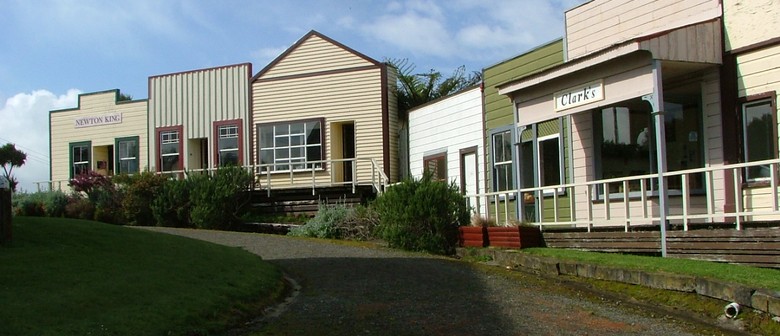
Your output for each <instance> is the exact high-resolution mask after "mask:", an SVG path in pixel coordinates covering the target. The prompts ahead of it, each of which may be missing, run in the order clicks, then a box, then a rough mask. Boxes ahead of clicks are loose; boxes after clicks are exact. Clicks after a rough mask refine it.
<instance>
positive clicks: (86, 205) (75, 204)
mask: <svg viewBox="0 0 780 336" xmlns="http://www.w3.org/2000/svg"><path fill="white" fill-rule="evenodd" d="M65 217H68V218H76V219H88V220H92V219H94V218H95V205H94V204H92V202H91V201H90V200H89V199H86V198H82V197H71V198H70V201H69V202H68V205H66V206H65Z"/></svg>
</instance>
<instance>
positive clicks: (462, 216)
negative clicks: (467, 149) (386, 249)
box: [374, 175, 469, 255]
mask: <svg viewBox="0 0 780 336" xmlns="http://www.w3.org/2000/svg"><path fill="white" fill-rule="evenodd" d="M374 205H375V207H376V211H377V212H378V213H379V228H378V233H379V236H380V237H381V238H382V239H384V240H385V241H387V243H388V244H389V245H390V246H391V247H396V248H401V249H405V250H412V251H426V252H430V253H436V254H446V255H451V254H454V253H455V247H456V246H457V243H458V227H459V226H461V225H465V224H467V223H468V222H469V209H468V205H467V203H466V199H465V198H464V197H463V196H462V195H461V194H460V191H459V190H458V187H457V186H455V184H454V183H452V184H447V183H446V182H443V181H436V180H433V179H432V178H431V176H430V175H425V176H424V177H423V178H422V179H419V180H418V179H411V180H406V181H404V182H402V183H400V184H398V185H395V186H392V187H390V188H389V189H388V190H387V191H386V192H385V193H384V194H382V195H381V196H379V197H378V198H377V200H376V202H375V203H374Z"/></svg>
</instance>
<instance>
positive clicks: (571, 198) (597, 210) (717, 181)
mask: <svg viewBox="0 0 780 336" xmlns="http://www.w3.org/2000/svg"><path fill="white" fill-rule="evenodd" d="M751 167H761V169H762V170H763V171H764V172H765V175H768V176H766V177H764V178H761V179H758V180H756V181H749V182H746V181H743V178H742V176H743V171H744V170H746V169H748V168H751ZM779 169H780V159H774V160H765V161H756V162H750V163H739V164H731V165H723V166H717V167H706V168H697V169H688V170H680V171H673V172H667V173H665V174H663V176H664V178H665V179H666V180H667V181H670V180H673V179H674V180H676V181H678V182H679V183H676V184H675V185H676V187H675V188H672V189H670V190H669V191H668V197H667V201H669V200H673V201H674V202H673V204H670V202H666V204H669V210H670V211H669V212H668V213H669V214H668V215H667V216H666V220H667V221H669V222H670V223H672V224H679V225H682V226H683V229H684V230H688V225H689V224H690V223H692V222H693V221H698V222H705V223H719V222H729V223H731V222H733V223H734V227H735V228H736V229H738V230H740V229H742V227H743V222H745V221H757V220H761V221H780V193H779V192H780V190H778V170H779ZM692 180H698V181H699V182H701V183H699V185H696V186H695V187H692V186H691V185H692ZM727 182H728V183H727ZM657 185H658V174H647V175H637V176H629V177H622V178H611V179H603V180H597V181H588V182H578V183H568V184H561V185H553V186H544V187H534V188H522V189H514V190H506V191H501V192H492V193H483V194H473V195H466V196H465V197H468V198H469V199H475V198H476V199H478V200H479V201H478V202H480V203H483V204H487V205H488V206H487V207H486V211H484V212H483V211H480V215H482V216H486V217H492V218H495V219H496V220H497V221H498V222H499V224H502V225H506V224H508V223H509V222H510V220H512V219H515V220H522V221H525V222H529V223H532V224H536V225H539V226H540V227H542V228H544V227H546V226H568V227H587V228H588V230H590V229H592V228H593V226H594V225H597V226H615V225H620V226H622V227H623V228H624V229H625V231H629V230H630V228H631V226H633V225H637V224H643V225H644V224H655V225H657V224H658V223H659V222H660V216H659V215H658V213H659V208H658V207H659V204H658V198H659V195H658V190H657V188H656V186H657ZM605 191H606V192H605ZM726 198H731V199H733V203H734V204H733V208H731V207H729V208H727V207H726V206H725V199H726ZM529 199H530V202H528V203H530V205H529V204H528V203H526V200H529ZM694 199H695V200H696V201H698V204H697V205H694V204H693V202H692V200H694ZM518 200H519V201H518ZM524 207H532V208H533V212H534V214H535V215H534V216H531V218H528V217H525V216H521V215H522V214H524V213H525V210H526V209H524ZM580 207H584V210H580V211H578V210H579V208H580ZM564 209H565V211H563V210H564Z"/></svg>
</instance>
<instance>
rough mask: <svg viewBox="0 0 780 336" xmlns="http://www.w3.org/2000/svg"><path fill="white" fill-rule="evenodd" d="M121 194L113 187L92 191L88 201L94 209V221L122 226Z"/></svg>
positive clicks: (123, 221) (103, 187)
mask: <svg viewBox="0 0 780 336" xmlns="http://www.w3.org/2000/svg"><path fill="white" fill-rule="evenodd" d="M122 194H123V193H122V192H121V191H120V190H117V189H116V188H115V187H114V185H113V184H112V185H108V186H102V187H99V188H96V189H94V190H93V191H92V193H91V195H90V201H91V202H92V204H93V205H94V207H95V218H94V219H95V220H96V221H99V222H103V223H110V224H124V223H125V220H124V213H123V212H122V198H123V197H122Z"/></svg>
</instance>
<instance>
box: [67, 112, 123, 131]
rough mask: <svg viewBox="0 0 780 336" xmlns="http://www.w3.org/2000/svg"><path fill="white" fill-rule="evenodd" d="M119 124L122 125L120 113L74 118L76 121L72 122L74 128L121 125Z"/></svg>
mask: <svg viewBox="0 0 780 336" xmlns="http://www.w3.org/2000/svg"><path fill="white" fill-rule="evenodd" d="M121 123H122V113H110V114H103V115H98V116H86V117H81V118H76V120H74V122H73V124H74V126H75V127H76V128H81V127H92V126H100V125H110V124H121Z"/></svg>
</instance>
